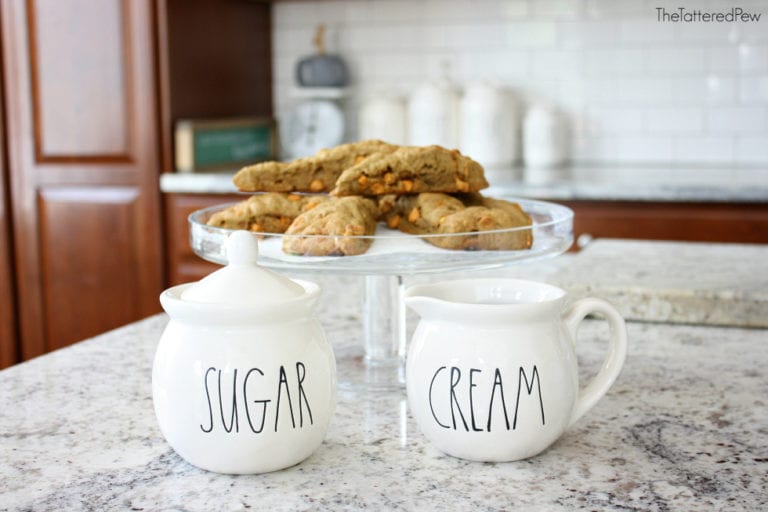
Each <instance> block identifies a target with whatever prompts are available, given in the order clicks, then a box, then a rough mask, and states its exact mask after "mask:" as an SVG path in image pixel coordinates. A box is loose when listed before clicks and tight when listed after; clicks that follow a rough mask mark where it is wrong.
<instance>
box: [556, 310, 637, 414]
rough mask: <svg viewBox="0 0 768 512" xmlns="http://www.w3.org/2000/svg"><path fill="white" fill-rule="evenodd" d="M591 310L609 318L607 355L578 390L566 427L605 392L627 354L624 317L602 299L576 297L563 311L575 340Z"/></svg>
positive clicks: (618, 371) (566, 323)
mask: <svg viewBox="0 0 768 512" xmlns="http://www.w3.org/2000/svg"><path fill="white" fill-rule="evenodd" d="M590 313H601V314H602V315H604V316H605V319H606V320H607V321H608V325H609V327H610V329H611V332H610V339H609V340H608V342H609V344H608V355H607V356H606V357H605V361H603V365H602V367H601V368H600V371H599V372H598V373H597V375H595V376H594V378H593V379H592V380H591V381H590V383H589V384H588V385H587V386H586V387H585V388H583V389H582V390H581V391H580V392H579V397H578V399H577V400H576V405H575V406H574V408H573V412H572V413H571V421H570V422H569V424H568V426H569V427H570V426H571V425H573V424H574V423H576V422H577V421H578V420H579V418H581V417H582V416H584V414H585V413H586V412H587V411H589V410H590V409H591V408H592V407H594V405H595V404H596V403H597V402H598V401H599V400H600V399H601V398H602V397H603V396H604V395H605V394H606V393H607V392H608V390H609V389H610V387H611V386H612V385H613V383H614V382H615V381H616V378H617V377H618V376H619V373H620V372H621V368H622V367H623V366H624V360H625V359H626V358H627V326H626V323H625V322H624V318H622V316H621V315H620V314H619V312H618V311H617V310H616V308H614V307H613V306H612V305H611V304H609V303H608V302H606V301H604V300H601V299H595V298H586V299H580V300H577V301H576V302H574V303H573V305H571V306H570V307H569V308H568V309H567V310H566V311H565V313H564V314H563V320H564V322H565V326H566V329H567V330H568V332H569V333H570V335H571V338H572V339H573V341H574V343H575V342H576V331H577V330H578V327H579V324H581V322H582V321H583V320H584V318H585V317H586V316H587V315H589V314H590Z"/></svg>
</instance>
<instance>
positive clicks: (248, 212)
mask: <svg viewBox="0 0 768 512" xmlns="http://www.w3.org/2000/svg"><path fill="white" fill-rule="evenodd" d="M328 199H329V198H328V196H320V195H318V196H313V195H298V194H282V193H277V192H272V193H267V194H257V195H253V196H251V197H249V198H248V199H246V200H245V201H241V202H239V203H237V204H234V205H232V206H230V207H229V208H226V209H224V210H221V211H219V212H216V213H214V214H213V215H211V218H210V219H208V222H207V223H206V224H208V225H209V226H216V227H220V228H228V229H248V230H250V231H258V232H261V233H283V232H285V230H286V229H288V226H290V225H291V222H293V220H294V219H295V218H296V217H298V216H299V215H301V214H302V213H303V212H305V211H307V210H310V209H312V208H314V207H315V206H317V205H318V204H320V203H322V202H324V201H327V200H328Z"/></svg>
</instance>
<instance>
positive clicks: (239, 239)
mask: <svg viewBox="0 0 768 512" xmlns="http://www.w3.org/2000/svg"><path fill="white" fill-rule="evenodd" d="M226 249H227V257H228V259H229V264H228V265H227V266H226V267H224V268H222V269H219V270H217V271H216V272H213V273H211V274H209V275H207V276H206V277H204V278H203V279H201V280H200V281H198V282H196V283H194V284H192V285H191V286H190V287H189V288H187V289H186V290H184V291H183V292H182V293H181V298H182V300H187V301H192V302H206V303H210V304H229V305H237V306H259V305H266V304H280V303H282V302H285V301H287V300H289V299H292V298H295V297H300V296H302V295H304V293H305V290H304V287H302V286H301V285H300V284H298V283H296V282H295V281H293V280H291V279H289V278H287V277H286V276H283V275H281V274H278V273H277V272H273V271H271V270H269V269H266V268H264V267H261V266H259V265H258V264H257V260H258V258H259V242H258V241H257V239H256V236H255V235H254V234H253V233H250V232H248V231H243V230H241V231H235V232H234V233H232V234H231V235H229V238H228V239H227V242H226Z"/></svg>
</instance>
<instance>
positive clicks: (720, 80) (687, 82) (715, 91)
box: [669, 73, 739, 105]
mask: <svg viewBox="0 0 768 512" xmlns="http://www.w3.org/2000/svg"><path fill="white" fill-rule="evenodd" d="M738 81H739V79H738V78H737V77H734V76H730V75H727V74H723V73H720V74H708V75H702V76H693V77H675V78H670V79H669V82H670V83H671V84H672V89H673V98H674V101H675V103H677V104H685V105H691V104H695V105H723V104H734V103H736V101H737V97H738Z"/></svg>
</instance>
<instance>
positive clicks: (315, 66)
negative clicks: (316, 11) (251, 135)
mask: <svg viewBox="0 0 768 512" xmlns="http://www.w3.org/2000/svg"><path fill="white" fill-rule="evenodd" d="M313 43H314V46H315V51H316V53H315V54H314V55H310V56H308V57H304V58H303V59H301V60H299V62H298V64H297V65H296V77H295V78H296V84H297V87H295V88H294V89H292V90H291V96H292V97H293V98H295V99H296V100H298V103H297V104H296V105H295V106H294V107H293V108H292V109H291V111H290V112H289V113H288V116H287V117H286V119H285V120H284V122H283V123H281V124H280V137H281V139H282V141H283V147H284V149H285V151H286V152H287V154H288V156H289V157H290V158H301V157H304V156H309V155H313V154H315V153H316V152H317V151H318V150H320V149H322V148H330V147H333V146H337V145H338V144H340V143H341V141H342V140H343V138H344V131H345V119H344V113H343V112H342V109H341V106H340V104H339V103H340V101H342V100H343V99H344V98H345V97H346V96H347V93H348V89H347V86H348V85H349V72H348V71H347V66H346V64H345V63H344V60H343V59H342V58H341V57H340V56H338V55H331V54H328V53H327V52H326V45H325V26H324V25H319V26H318V27H317V30H316V32H315V37H314V39H313Z"/></svg>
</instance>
